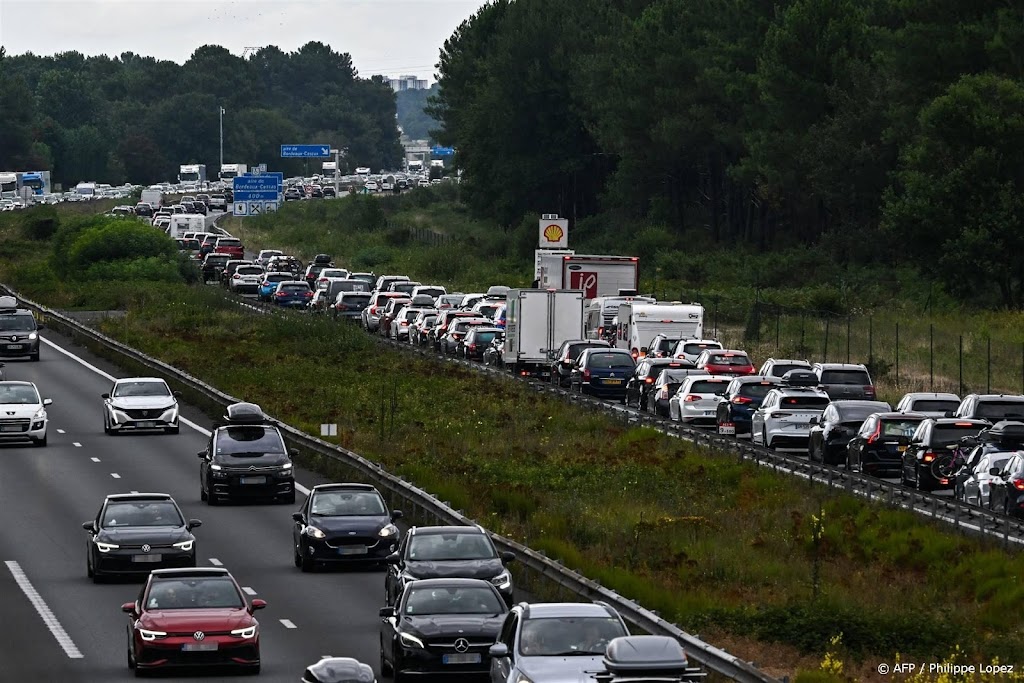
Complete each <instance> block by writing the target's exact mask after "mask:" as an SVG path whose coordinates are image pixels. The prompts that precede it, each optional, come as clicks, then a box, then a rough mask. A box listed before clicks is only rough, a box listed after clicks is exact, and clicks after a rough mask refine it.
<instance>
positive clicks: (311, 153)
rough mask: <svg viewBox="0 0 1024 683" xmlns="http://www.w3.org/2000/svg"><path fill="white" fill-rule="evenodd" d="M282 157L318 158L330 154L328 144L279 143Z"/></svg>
mask: <svg viewBox="0 0 1024 683" xmlns="http://www.w3.org/2000/svg"><path fill="white" fill-rule="evenodd" d="M281 156H282V157H299V158H301V159H319V158H322V157H329V156H331V146H330V145H281Z"/></svg>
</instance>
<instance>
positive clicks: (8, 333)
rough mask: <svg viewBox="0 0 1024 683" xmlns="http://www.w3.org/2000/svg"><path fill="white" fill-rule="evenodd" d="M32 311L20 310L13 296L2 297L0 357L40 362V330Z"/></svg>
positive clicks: (0, 301) (0, 304)
mask: <svg viewBox="0 0 1024 683" xmlns="http://www.w3.org/2000/svg"><path fill="white" fill-rule="evenodd" d="M42 327H43V324H42V323H37V322H36V318H35V316H34V315H32V311H29V310H26V309H24V308H18V300H17V299H15V298H14V297H13V296H0V357H3V358H19V357H25V356H28V358H29V360H34V361H36V360H39V330H41V329H42Z"/></svg>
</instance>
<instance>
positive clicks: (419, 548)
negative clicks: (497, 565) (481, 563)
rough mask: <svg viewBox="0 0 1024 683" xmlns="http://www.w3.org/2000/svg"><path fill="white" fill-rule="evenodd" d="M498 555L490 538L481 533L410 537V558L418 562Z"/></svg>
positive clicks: (481, 558)
mask: <svg viewBox="0 0 1024 683" xmlns="http://www.w3.org/2000/svg"><path fill="white" fill-rule="evenodd" d="M496 557H497V555H496V554H495V550H494V546H493V545H492V544H491V541H490V539H488V538H487V537H486V536H484V535H483V534H479V533H471V534H467V533H458V532H455V533H450V534H416V535H415V536H413V537H412V538H410V539H409V559H410V560H414V561H416V562H440V561H444V560H489V559H494V558H496Z"/></svg>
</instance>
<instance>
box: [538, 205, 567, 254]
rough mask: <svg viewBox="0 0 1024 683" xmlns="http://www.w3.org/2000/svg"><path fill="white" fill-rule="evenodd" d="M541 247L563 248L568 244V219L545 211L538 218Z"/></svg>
mask: <svg viewBox="0 0 1024 683" xmlns="http://www.w3.org/2000/svg"><path fill="white" fill-rule="evenodd" d="M538 244H539V247H540V248H541V249H565V248H567V247H568V246H569V220H568V219H566V218H559V217H558V214H556V213H545V214H543V215H542V216H541V219H540V237H539V238H538Z"/></svg>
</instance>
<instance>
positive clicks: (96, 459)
mask: <svg viewBox="0 0 1024 683" xmlns="http://www.w3.org/2000/svg"><path fill="white" fill-rule="evenodd" d="M89 459H90V460H92V461H93V462H99V461H100V459H99V458H89Z"/></svg>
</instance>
